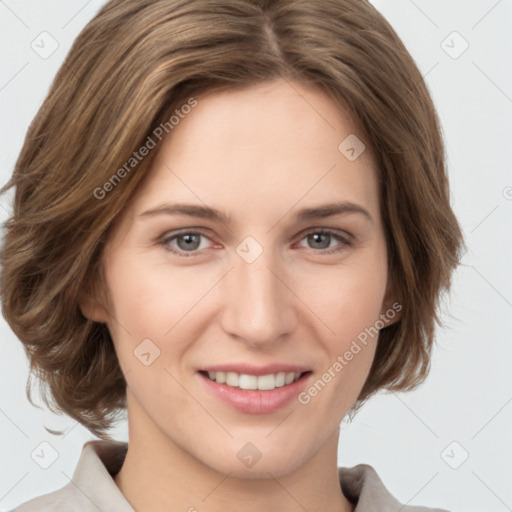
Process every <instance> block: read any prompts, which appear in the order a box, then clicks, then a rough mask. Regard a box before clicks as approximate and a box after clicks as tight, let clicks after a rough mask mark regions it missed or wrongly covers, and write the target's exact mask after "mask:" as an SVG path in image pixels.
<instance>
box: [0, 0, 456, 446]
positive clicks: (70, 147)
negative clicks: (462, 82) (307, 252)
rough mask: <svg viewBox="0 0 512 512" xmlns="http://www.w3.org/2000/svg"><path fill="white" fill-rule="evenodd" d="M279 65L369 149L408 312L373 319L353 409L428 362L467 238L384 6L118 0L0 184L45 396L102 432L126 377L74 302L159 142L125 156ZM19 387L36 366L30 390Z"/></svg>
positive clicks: (425, 103)
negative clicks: (210, 98)
mask: <svg viewBox="0 0 512 512" xmlns="http://www.w3.org/2000/svg"><path fill="white" fill-rule="evenodd" d="M277 78H284V79H286V80H290V79H293V80H299V81H301V82H302V83H304V84H306V85H309V86H311V87H318V88H321V89H322V90H323V91H325V92H326V93H327V94H328V96H329V97H330V98H332V99H333V100H335V101H336V102H339V105H343V107H344V108H345V109H346V110H347V111H348V112H349V113H350V115H351V116H352V117H353V118H354V120H356V122H357V124H358V126H359V129H360V134H361V137H360V138H361V139H362V140H364V143H365V144H366V145H367V147H368V148H370V149H371V151H372V153H373V155H374V157H375V160H376V164H377V169H378V176H377V179H378V181H379V186H380V207H381V212H382V217H383V221H384V225H385V231H386V238H387V249H388V260H389V269H388V271H389V272H388V280H389V283H390V286H391V287H392V288H393V294H394V297H395V299H396V300H397V301H398V302H399V303H400V304H401V305H403V310H402V311H401V317H400V319H399V320H398V321H397V322H396V323H394V324H392V325H389V326H387V327H385V328H383V329H382V330H381V332H380V337H379V341H378V345H377V350H376V355H375V359H374V362H373V365H372V367H371V370H370V373H369V375H368V378H367V380H366V382H365V385H364V387H363V389H362V392H361V394H360V396H359V398H358V401H357V403H356V407H358V406H359V405H360V404H362V403H363V402H364V401H365V400H366V399H367V398H368V397H369V396H371V395H372V394H373V393H375V392H376V391H378V390H380V389H388V390H405V389H412V388H413V387H415V386H417V385H418V384H420V383H421V382H423V380H424V379H425V377H426V375H427V373H428V370H429V364H430V354H431V348H432V343H433V336H434V328H435V324H436V322H439V319H438V316H437V312H438V306H439V298H440V296H441V295H442V292H443V291H446V290H448V288H449V286H450V278H451V274H452V271H453V269H454V268H455V267H456V266H457V264H458V262H459V258H460V250H461V247H462V235H461V231H460V228H459V225H458V223H457V220H456V218H455V216H454V214H453V211H452V209H451V207H450V201H449V190H448V183H447V175H446V169H445V157H444V147H443V142H442V137H441V133H440V127H439V122H438V117H437V115H436V112H435V109H434V106H433V103H432V100H431V98H430V96H429V93H428V90H427V87H426V85H425V82H424V80H423V78H422V76H421V74H420V72H419V71H418V69H417V67H416V65H415V64H414V61H413V59H412V58H411V56H410V55H409V53H408V52H407V50H406V49H405V47H404V45H403V44H402V42H401V41H400V39H399V38H398V36H397V35H396V33H395V32H394V30H393V29H392V28H391V27H390V25H389V24H388V23H387V21H386V20H385V19H384V18H383V17H382V15H380V14H379V13H378V12H377V11H376V9H375V8H374V7H372V5H371V4H370V3H369V2H367V1H365V0H293V1H290V0H286V1H285V0H113V1H110V2H108V3H107V4H106V5H105V6H104V7H103V8H102V9H101V11H100V12H99V13H98V14H97V15H96V16H95V17H94V19H92V21H90V23H89V24H88V25H87V26H86V27H85V28H84V29H83V31H82V32H81V33H80V35H79V36H78V37H77V39H76V40H75V42H74V44H73V46H72V48H71V50H70V52H69V54H68V56H67V58H66V60H65V61H64V64H63V65H62V67H61V68H60V70H59V72H58V74H57V76H56V78H55V80H54V82H53V84H52V86H51V89H50V91H49V93H48V96H47V98H46V100H45V101H44V103H43V105H42V107H41V108H40V110H39V112H38V113H37V115H36V116H35V118H34V120H33V122H32V124H31V125H30V128H29V130H28V132H27V135H26V139H25V142H24V145H23V148H22V150H21V153H20V155H19V158H18V160H17V162H16V166H15V169H14V173H13V176H12V179H11V180H10V181H9V183H7V185H6V186H5V187H4V189H3V190H4V191H5V190H7V189H9V188H11V187H15V198H14V206H13V213H12V216H11V217H10V218H9V219H8V221H7V222H6V225H5V238H4V244H3V247H2V252H1V263H2V269H1V294H2V308H3V314H4V316H5V318H6V320H7V322H8V323H9V325H10V326H11V328H12V330H13V331H14V333H15V334H16V335H17V336H18V338H19V339H20V340H21V341H22V343H23V344H24V347H25V350H26V353H27V355H28V357H29V359H30V364H31V370H32V374H34V375H36V376H37V377H38V378H39V379H40V381H41V383H42V384H43V386H42V391H43V399H44V401H45V403H46V404H47V405H48V406H49V407H50V408H52V409H53V410H62V411H64V412H66V413H67V414H68V415H69V416H71V417H73V418H75V419H76V420H78V421H79V422H81V423H82V424H83V425H84V426H85V427H87V428H88V429H89V430H90V431H91V432H93V433H94V434H96V435H97V436H99V437H104V438H108V437H109V436H108V434H107V433H106V431H107V430H108V429H109V428H110V427H111V426H112V423H113V421H114V420H115V418H116V415H117V414H118V413H119V412H120V411H122V410H123V408H125V407H126V394H125V388H126V383H125V380H124V377H123V374H122V372H121V369H120V366H119V364H118V361H117V357H116V354H115V351H114V347H113V343H112V340H111V337H110V334H109V331H108V329H107V327H106V325H104V324H101V323H96V322H93V321H91V320H88V319H86V318H85V317H84V316H83V315H82V313H81V311H80V309H79V306H78V300H79V297H80V294H81V292H83V290H91V291H92V290H93V289H101V288H102V284H103V283H104V281H102V268H101V265H100V257H101V254H102V247H103V245H104V243H105V240H106V238H107V236H108V233H109V228H110V226H112V225H113V222H114V220H115V219H116V218H117V217H118V215H119V214H120V213H121V212H122V211H123V208H124V207H125V206H126V204H127V203H128V201H129V200H130V198H132V197H133V194H134V193H135V191H136V190H137V188H138V187H139V185H140V183H141V180H143V178H144V177H145V175H146V174H147V170H148V168H149V166H150V164H151V161H152V160H153V158H154V155H155V153H156V151H152V152H150V153H149V154H148V156H147V157H146V158H144V159H143V160H141V161H140V162H137V165H136V166H134V168H133V169H131V168H130V170H129V171H126V169H127V168H126V163H127V162H129V161H130V159H131V158H133V153H134V151H136V150H137V149H138V148H141V147H142V146H143V145H145V144H146V142H147V141H148V137H150V136H151V135H152V134H153V133H154V130H155V128H156V127H158V126H163V125H164V124H165V123H166V122H167V121H168V119H169V116H170V113H172V112H173V111H175V109H179V108H180V106H181V105H184V104H186V103H187V102H190V98H193V97H194V96H198V95H200V94H201V93H203V92H208V91H213V90H219V89H230V88H240V87H246V86H250V85H253V84H256V83H259V82H263V81H268V80H272V79H277ZM166 126H168V127H169V124H167V125H166ZM169 129H170V127H169ZM340 142H341V140H340ZM123 166H124V168H125V172H124V173H123V172H120V171H119V170H120V169H122V168H123ZM116 173H117V176H118V178H119V177H121V178H122V180H117V181H115V182H113V181H112V180H113V178H114V174H116ZM121 174H122V176H120V175H121ZM107 182H109V183H111V186H110V185H107V188H108V193H106V192H105V194H103V192H101V193H99V192H98V190H99V189H101V190H103V191H105V190H106V189H105V184H106V183H107ZM95 191H96V193H95ZM98 196H103V197H98ZM29 386H30V377H29V382H28V383H27V392H28V394H29V398H30V391H29Z"/></svg>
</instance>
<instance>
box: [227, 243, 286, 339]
mask: <svg viewBox="0 0 512 512" xmlns="http://www.w3.org/2000/svg"><path fill="white" fill-rule="evenodd" d="M249 261H250V260H245V259H244V258H243V256H242V257H238V256H237V258H236V259H235V262H234V269H233V271H232V272H230V273H229V276H228V282H227V283H226V285H227V288H228V289H227V297H226V300H225V302H224V308H225V310H224V312H223V318H224V329H225V330H226V331H227V332H229V333H231V334H233V335H236V336H237V337H239V338H243V339H244V340H245V341H247V342H248V343H250V344H251V345H265V344H269V343H272V342H273V341H274V340H276V339H277V338H279V337H280V336H282V335H283V334H286V332H289V331H290V329H291V328H292V321H293V320H292V318H293V314H292V303H291V301H292V298H293V294H291V293H290V292H289V290H287V289H286V287H285V285H284V284H283V283H282V282H281V280H280V279H279V278H278V277H276V274H277V275H279V273H280V272H279V270H278V268H279V265H278V264H277V262H276V261H275V260H274V258H273V257H272V251H270V250H268V251H262V252H261V254H260V255H259V256H258V257H257V258H256V260H254V261H252V262H249ZM281 279H283V278H281ZM283 280H285V279H283Z"/></svg>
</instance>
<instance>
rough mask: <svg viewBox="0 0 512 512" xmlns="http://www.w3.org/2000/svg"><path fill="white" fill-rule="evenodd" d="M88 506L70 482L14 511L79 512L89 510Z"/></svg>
mask: <svg viewBox="0 0 512 512" xmlns="http://www.w3.org/2000/svg"><path fill="white" fill-rule="evenodd" d="M86 506H87V504H86V503H84V502H83V497H82V496H80V495H79V494H77V492H75V491H74V490H73V489H72V488H71V487H70V486H69V484H68V485H66V486H65V487H63V488H62V489H59V490H57V491H53V492H51V493H48V494H45V495H43V496H38V497H37V498H33V499H31V500H29V501H27V502H25V503H23V504H22V505H19V506H18V507H17V508H15V509H14V510H13V511H12V512H77V511H79V510H88V508H86ZM89 507H90V503H89Z"/></svg>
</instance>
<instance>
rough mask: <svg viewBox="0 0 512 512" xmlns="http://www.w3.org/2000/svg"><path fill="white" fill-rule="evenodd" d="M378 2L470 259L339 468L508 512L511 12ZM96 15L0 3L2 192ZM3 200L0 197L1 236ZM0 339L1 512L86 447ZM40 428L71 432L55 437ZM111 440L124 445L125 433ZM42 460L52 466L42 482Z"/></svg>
mask: <svg viewBox="0 0 512 512" xmlns="http://www.w3.org/2000/svg"><path fill="white" fill-rule="evenodd" d="M373 3H374V4H375V5H376V7H377V8H378V9H379V10H380V11H381V12H382V13H383V14H384V15H385V16H386V18H387V19H388V20H389V21H390V23H391V24H392V25H393V27H394V28H395V30H396V31H397V32H398V34H399V35H400V36H401V37H402V39H403V40H404V42H405V44H406V46H407V48H408V49H409V51H410V52H411V53H412V55H413V57H414V58H415V59H416V61H417V64H418V66H419V68H420V69H421V71H422V73H423V74H424V76H425V77H426V80H427V83H428V85H429V88H430V90H431V92H432V95H433V97H434V101H435V103H436V106H437V108H438V110H439V113H440V116H441V120H442V125H443V130H444V134H445V139H446V146H447V156H448V163H449V171H450V179H451V189H452V197H453V205H454V209H455V211H456V214H457V215H458V218H459V219H460V222H461V224H462V226H463V229H464V232H465V236H466V242H467V245H468V252H467V254H466V255H465V257H464V260H463V265H462V266H461V267H460V268H459V270H458V271H457V273H456V275H455V279H454V288H453V292H452V294H451V296H450V297H447V298H446V301H445V302H446V304H445V313H444V315H443V319H444V321H445V326H444V328H442V329H439V330H438V334H437V347H436V350H435V354H434V359H433V364H432V371H431V374H430V376H429V378H428V380H427V382H426V383H425V384H424V385H423V386H422V387H421V388H420V389H418V390H416V391H414V392H410V393H402V394H387V395H379V396H377V397H375V398H373V399H372V400H371V401H370V402H369V403H368V404H367V405H366V406H365V408H363V410H362V411H361V412H360V413H359V414H358V415H357V416H356V418H355V420H354V421H353V423H352V424H350V425H348V424H343V425H342V434H341V442H340V453H339V463H340V465H343V466H352V465H355V464H358V463H367V464H371V465H373V466H374V467H375V468H376V469H377V471H378V473H379V475H380V476H381V478H382V479H383V481H384V483H385V484H386V486H387V487H388V489H389V490H390V491H391V492H392V493H393V494H394V495H395V496H396V497H397V498H398V499H399V500H400V501H402V502H404V503H409V504H412V505H414V504H422V505H428V506H439V507H443V508H446V509H449V510H451V511H453V512H456V511H464V512H476V511H481V510H485V511H486V512H505V511H507V510H512V486H511V485H510V484H511V483H512V469H511V460H512V428H511V427H512V381H511V371H510V361H512V344H511V336H510V332H511V329H512V315H511V313H512V286H511V285H512V271H511V262H512V241H511V233H512V229H511V218H512V172H511V163H512V140H511V133H512V130H511V128H512V126H511V125H512V66H511V61H512V1H511V0H500V1H496V0H480V1H476V0H473V1H462V0H460V1H454V0H450V1H446V0H444V1H443V0H415V1H413V0H374V2H373ZM102 4H103V2H102V1H99V0H90V1H89V2H87V1H85V0H79V1H75V0H73V1H70V0H68V1H63V0H62V1H45V2H40V1H36V0H21V1H15V0H0V48H1V66H0V105H1V117H0V162H1V166H0V184H3V183H5V182H6V181H7V179H8V177H9V175H10V173H11V172H12V169H13V165H14V162H15V159H16V157H17V154H18V152H19V150H20V148H21V145H22V142H23V138H24V135H25V132H26V130H27V128H28V125H29V123H30V121H31V119H32V118H33V116H34V115H35V113H36V111H37V109H38V108H39V106H40V104H41V102H42V101H43V99H44V97H45V95H46V92H47V90H48V88H49V85H50V83H51V81H52V79H53V77H54V75H55V73H56V71H57V69H58V67H59V65H60V63H61V62H62V60H63V59H64V56H65V55H66V53H67V51H68V50H69V48H70V45H71V43H72V41H73V39H74V38H75V37H76V35H77V34H78V32H79V31H80V30H81V28H82V27H83V26H84V25H85V24H86V23H87V22H88V21H89V20H90V19H91V18H92V16H93V15H94V14H95V12H96V11H97V9H98V8H99V7H100V6H101V5H102ZM45 31H46V32H48V33H49V34H50V35H51V37H52V38H54V39H55V41H57V43H58V48H57V49H56V51H55V52H54V53H53V54H52V55H50V56H48V57H47V58H42V57H41V56H40V55H39V54H38V53H36V51H34V50H33V49H32V48H31V43H32V41H34V40H35V43H34V46H35V45H36V44H39V47H40V50H39V51H40V53H41V52H43V48H42V47H43V43H42V42H41V41H42V40H41V38H46V39H45V40H44V48H45V50H44V51H49V50H51V49H52V47H51V45H52V40H51V39H50V38H49V36H47V35H43V36H40V34H41V33H42V32H45ZM454 32H457V34H454ZM466 44H468V45H469V46H468V48H467V49H466V50H465V51H464V52H463V53H461V52H462V50H463V49H464V48H465V46H466ZM459 54H460V55H459ZM43 57H46V55H43ZM389 129H390V130H392V129H393V127H392V126H390V127H389ZM10 197H11V196H10V195H7V196H4V197H2V198H1V203H0V220H1V221H2V222H3V221H4V220H5V219H6V217H7V210H9V202H10ZM0 340H1V358H0V379H1V380H0V390H1V395H0V399H1V401H0V432H1V434H2V435H1V436H0V464H1V466H0V509H1V510H11V509H12V508H14V507H15V506H16V505H18V504H20V503H21V502H24V501H26V500H28V499H29V498H32V497H34V496H38V495H41V494H44V493H47V492H50V491H52V490H54V489H57V488H59V487H62V486H63V485H65V484H66V483H67V482H68V481H69V479H70V478H71V476H72V474H73V470H74V468H75V465H76V462H77V460H78V457H79V455H80V451H81V447H82V444H83V443H84V442H85V441H87V440H89V439H93V436H92V435H91V434H90V433H88V431H86V430H85V429H84V428H83V427H81V426H80V425H78V424H76V422H74V421H72V420H69V419H65V418H59V417H56V416H54V415H51V414H49V413H47V412H45V411H44V409H41V410H40V409H37V408H34V407H33V406H32V405H30V404H29V403H28V401H27V399H26V396H25V382H26V378H27V369H28V363H27V359H26V357H25V355H24V352H23V349H22V346H21V344H20V343H19V341H17V339H16V337H15V336H14V335H13V333H12V332H11V331H10V329H9V328H8V326H7V325H6V323H5V321H4V320H3V319H1V320H0ZM44 425H46V426H47V427H49V428H67V429H69V430H68V432H67V434H66V435H65V436H64V437H59V436H53V435H51V434H49V433H48V432H47V431H46V430H45V429H44ZM114 435H115V437H116V438H117V439H120V440H127V429H126V424H121V425H120V426H119V428H118V430H117V431H116V433H115V434H114ZM42 442H47V443H49V444H50V445H51V447H52V448H50V447H48V446H47V445H43V447H42V448H41V447H40V443H42ZM41 450H42V451H41ZM52 450H55V455H56V456H57V458H56V460H55V462H53V464H51V465H50V466H49V467H48V469H43V468H42V467H40V464H43V465H44V464H49V463H50V462H52V458H51V457H52V454H53V453H54V452H53V451H52ZM32 453H34V458H32V456H31V454H32ZM41 453H44V457H42V456H41V457H39V458H38V457H37V456H36V454H41ZM466 456H467V457H468V458H467V460H465V461H464V458H465V457H466ZM34 459H35V460H38V462H39V464H38V463H36V462H35V460H34ZM455 468H456V469H455Z"/></svg>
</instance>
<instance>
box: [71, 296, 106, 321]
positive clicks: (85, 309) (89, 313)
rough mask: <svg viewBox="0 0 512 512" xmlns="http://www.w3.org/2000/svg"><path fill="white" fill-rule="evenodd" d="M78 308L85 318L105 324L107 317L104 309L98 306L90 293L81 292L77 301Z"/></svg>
mask: <svg viewBox="0 0 512 512" xmlns="http://www.w3.org/2000/svg"><path fill="white" fill-rule="evenodd" d="M78 307H79V309H80V311H81V313H82V315H84V316H85V318H87V319H89V320H92V321H93V322H98V323H102V324H106V323H107V322H108V320H109V316H108V313H107V310H106V309H105V307H104V306H103V305H102V304H100V303H99V302H98V301H97V300H96V299H95V298H94V297H93V296H92V295H91V294H90V293H88V292H83V293H81V294H80V298H79V300H78Z"/></svg>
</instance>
